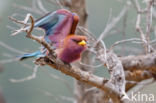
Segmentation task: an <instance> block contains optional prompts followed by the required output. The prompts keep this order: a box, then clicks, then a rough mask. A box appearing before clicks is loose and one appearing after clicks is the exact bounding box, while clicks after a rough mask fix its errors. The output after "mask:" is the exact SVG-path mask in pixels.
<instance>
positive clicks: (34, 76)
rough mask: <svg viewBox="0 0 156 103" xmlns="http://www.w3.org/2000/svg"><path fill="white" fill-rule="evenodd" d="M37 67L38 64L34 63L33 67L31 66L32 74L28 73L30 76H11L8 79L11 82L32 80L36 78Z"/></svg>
mask: <svg viewBox="0 0 156 103" xmlns="http://www.w3.org/2000/svg"><path fill="white" fill-rule="evenodd" d="M38 67H39V66H38V65H35V67H34V68H33V73H32V75H30V76H28V77H26V78H23V79H13V78H11V79H10V81H11V82H12V83H19V82H24V81H28V80H32V79H34V78H36V74H37V71H38Z"/></svg>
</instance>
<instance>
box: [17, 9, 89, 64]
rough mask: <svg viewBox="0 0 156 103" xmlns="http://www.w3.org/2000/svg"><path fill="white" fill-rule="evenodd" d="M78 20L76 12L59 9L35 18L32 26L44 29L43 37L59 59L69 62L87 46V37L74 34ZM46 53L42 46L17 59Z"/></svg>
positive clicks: (76, 57)
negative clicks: (40, 48)
mask: <svg viewBox="0 0 156 103" xmlns="http://www.w3.org/2000/svg"><path fill="white" fill-rule="evenodd" d="M78 22H79V16H78V15H77V14H76V13H73V12H70V11H68V10H66V9H59V10H56V11H54V12H50V13H48V14H46V15H45V16H43V17H41V18H39V19H37V20H36V21H35V24H34V27H38V28H41V29H43V30H44V31H45V35H44V36H43V39H44V40H45V41H46V42H47V43H48V44H50V45H51V46H52V48H53V49H54V51H55V52H56V55H57V57H58V58H59V59H60V60H62V61H63V62H64V63H68V64H70V63H72V62H74V61H77V60H79V59H80V57H81V54H82V52H83V51H84V50H86V48H87V37H86V36H81V35H76V34H75V30H76V27H77V24H78ZM48 53H49V51H48V50H47V49H46V48H43V49H42V50H39V51H36V52H33V53H27V54H23V55H20V56H19V59H20V60H24V59H26V58H31V57H44V56H46V55H48Z"/></svg>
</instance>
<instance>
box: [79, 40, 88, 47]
mask: <svg viewBox="0 0 156 103" xmlns="http://www.w3.org/2000/svg"><path fill="white" fill-rule="evenodd" d="M78 44H79V45H81V46H85V45H86V41H84V40H82V41H80V42H79V43H78Z"/></svg>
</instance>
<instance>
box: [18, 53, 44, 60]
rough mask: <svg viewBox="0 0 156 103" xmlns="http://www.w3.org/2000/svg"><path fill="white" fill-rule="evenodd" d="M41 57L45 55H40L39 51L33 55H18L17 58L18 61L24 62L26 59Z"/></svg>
mask: <svg viewBox="0 0 156 103" xmlns="http://www.w3.org/2000/svg"><path fill="white" fill-rule="evenodd" d="M42 56H45V55H44V54H43V53H41V51H36V52H33V53H27V54H23V55H20V56H18V58H19V60H24V59H27V58H32V57H42Z"/></svg>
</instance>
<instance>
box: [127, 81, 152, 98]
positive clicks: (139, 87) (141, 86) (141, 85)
mask: <svg viewBox="0 0 156 103" xmlns="http://www.w3.org/2000/svg"><path fill="white" fill-rule="evenodd" d="M154 81H155V80H154V79H153V78H152V79H147V80H143V81H141V82H139V83H137V85H136V86H135V87H133V88H132V89H130V90H129V91H128V92H127V94H128V96H130V95H131V93H132V92H133V93H136V92H137V91H139V90H141V89H142V88H143V87H144V86H146V85H149V84H151V83H153V82H154Z"/></svg>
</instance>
